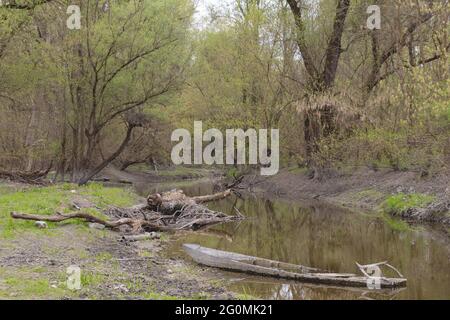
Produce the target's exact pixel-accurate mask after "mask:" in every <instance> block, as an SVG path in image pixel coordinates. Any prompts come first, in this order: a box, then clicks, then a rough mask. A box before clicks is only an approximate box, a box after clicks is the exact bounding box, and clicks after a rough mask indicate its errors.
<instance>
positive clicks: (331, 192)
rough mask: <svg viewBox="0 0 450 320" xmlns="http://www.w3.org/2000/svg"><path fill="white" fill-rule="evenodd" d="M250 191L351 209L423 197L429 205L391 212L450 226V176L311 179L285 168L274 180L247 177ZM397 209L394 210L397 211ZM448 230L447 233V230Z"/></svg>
mask: <svg viewBox="0 0 450 320" xmlns="http://www.w3.org/2000/svg"><path fill="white" fill-rule="evenodd" d="M243 184H244V185H246V184H247V185H248V186H249V188H250V190H251V192H253V193H256V194H258V195H260V196H263V197H266V198H278V199H285V200H293V201H295V200H297V201H298V200H319V201H324V202H327V203H330V204H332V205H337V206H341V207H344V208H347V209H350V210H360V209H362V210H367V211H372V212H373V211H384V212H386V211H389V209H390V208H386V205H389V203H387V201H388V200H389V199H391V198H393V197H396V198H399V195H400V198H401V197H402V196H403V197H405V198H407V197H412V196H419V195H420V196H423V197H428V198H430V201H428V202H426V203H411V204H408V203H406V204H404V205H403V206H399V207H400V208H399V210H397V211H395V210H393V212H389V213H390V214H391V215H392V216H395V217H399V218H402V219H403V220H406V221H407V222H411V223H425V224H430V223H432V224H439V225H441V226H444V227H447V228H448V227H450V175H449V174H448V173H442V174H440V175H437V176H434V177H428V178H422V177H419V175H418V174H417V173H414V172H395V171H392V170H383V171H373V170H369V169H360V170H358V171H356V172H354V173H351V174H338V173H333V174H329V175H328V176H327V177H326V178H323V179H320V180H319V179H311V178H310V177H309V176H308V173H307V171H306V170H305V169H299V168H295V169H282V170H281V171H280V172H279V173H278V174H277V175H275V176H271V177H256V178H255V176H254V175H246V176H245V177H244V180H243ZM394 209H395V208H394ZM447 231H448V230H447Z"/></svg>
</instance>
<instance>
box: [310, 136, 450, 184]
mask: <svg viewBox="0 0 450 320" xmlns="http://www.w3.org/2000/svg"><path fill="white" fill-rule="evenodd" d="M449 134H450V131H449V130H447V129H445V130H441V131H440V132H437V133H436V134H433V135H430V134H427V133H426V132H425V131H423V129H420V128H416V129H415V130H406V129H405V130H401V131H396V132H394V131H391V130H389V129H385V128H372V129H367V130H364V129H359V130H355V131H354V132H352V133H350V134H348V133H347V134H342V135H333V136H330V137H327V138H324V139H322V141H321V142H320V144H319V151H318V152H317V153H316V154H315V155H314V159H315V161H316V163H317V164H319V165H321V166H322V167H333V168H338V169H345V168H347V167H350V168H352V167H360V166H367V167H370V168H373V169H375V170H378V169H386V168H389V169H394V170H398V171H406V170H414V171H418V172H420V173H421V174H423V175H428V174H433V173H436V172H440V171H441V170H443V169H445V168H446V157H447V156H448V155H447V152H448V150H447V143H448V141H447V137H448V135H449Z"/></svg>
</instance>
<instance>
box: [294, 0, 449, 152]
mask: <svg viewBox="0 0 450 320" xmlns="http://www.w3.org/2000/svg"><path fill="white" fill-rule="evenodd" d="M286 1H287V3H288V4H289V7H290V10H291V12H292V15H293V18H294V21H295V26H296V34H297V36H296V42H297V45H298V50H299V53H300V56H301V62H302V65H303V67H304V71H305V74H306V79H305V82H306V83H305V86H304V87H303V88H302V89H303V90H306V91H305V98H306V99H307V100H309V101H312V103H311V104H312V106H310V107H309V108H307V109H306V110H305V112H304V117H305V120H304V135H305V140H306V150H307V152H306V154H307V158H308V159H310V157H311V153H313V152H314V151H316V150H317V141H318V140H319V139H320V138H321V137H324V136H328V135H330V134H332V133H333V132H335V130H336V124H335V121H334V118H335V116H336V109H337V108H336V107H337V106H336V105H334V104H333V103H324V104H320V103H316V105H314V101H317V99H316V98H317V97H320V96H327V97H335V96H339V94H342V91H344V90H345V86H351V87H354V88H360V92H359V94H360V95H361V97H363V98H362V101H360V102H359V104H360V105H361V103H362V105H363V104H364V99H367V97H368V96H369V95H370V94H371V92H372V91H373V90H375V89H376V87H377V86H378V85H379V84H380V83H381V82H383V81H384V80H386V79H387V78H388V77H390V76H392V75H394V74H395V72H397V71H398V70H399V68H401V67H405V65H404V64H403V65H400V66H399V65H395V64H394V61H395V59H396V58H397V56H399V55H402V54H403V52H405V51H409V52H410V53H411V55H413V51H414V50H412V48H413V46H414V45H413V43H414V41H415V40H414V39H418V38H421V36H420V35H421V33H425V34H430V33H432V32H431V31H430V30H436V29H437V30H442V29H444V28H445V25H444V24H443V21H445V19H448V4H446V1H429V0H422V1H383V0H380V1H375V2H374V1H363V0H361V1H350V0H335V1H309V0H286ZM369 5H379V7H380V8H381V19H382V25H381V30H377V29H374V30H371V29H368V28H367V20H368V18H369V14H368V13H367V8H368V7H369ZM443 17H444V19H443ZM445 17H447V18H445ZM438 21H440V22H439V23H438ZM441 23H442V24H441ZM427 28H428V30H427ZM422 38H423V37H422ZM439 39H441V40H440V41H441V42H440V43H441V44H442V43H447V44H448V41H447V40H445V34H441V36H440V38H439ZM423 40H425V39H423ZM428 40H430V39H428ZM436 40H437V38H436V39H434V40H432V41H436ZM437 43H439V42H437ZM368 46H369V48H370V50H371V55H364V53H365V52H367V47H368ZM432 47H433V45H432ZM448 50H449V47H448V45H445V46H442V45H437V46H436V42H435V45H434V50H433V51H434V52H431V54H430V55H429V56H426V57H422V58H419V57H418V58H417V59H415V58H414V59H412V60H411V62H412V63H410V62H408V63H407V65H406V68H414V67H418V66H423V65H424V64H428V63H432V62H434V61H436V60H438V59H440V58H441V57H443V56H445V54H446V52H447V51H448ZM361 53H363V56H362V57H361V58H359V59H355V58H354V57H355V56H358V55H360V54H361ZM357 60H359V61H357ZM343 62H345V63H344V64H343ZM341 83H342V84H343V85H341ZM361 83H362V84H363V85H362V86H361ZM328 100H329V101H330V100H331V101H332V100H333V99H328Z"/></svg>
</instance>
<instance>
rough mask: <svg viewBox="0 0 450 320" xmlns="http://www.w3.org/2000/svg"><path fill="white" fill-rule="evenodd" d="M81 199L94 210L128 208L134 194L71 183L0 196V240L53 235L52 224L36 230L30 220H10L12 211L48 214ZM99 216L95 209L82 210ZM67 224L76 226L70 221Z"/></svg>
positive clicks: (67, 209) (95, 184)
mask: <svg viewBox="0 0 450 320" xmlns="http://www.w3.org/2000/svg"><path fill="white" fill-rule="evenodd" d="M74 196H82V197H84V198H86V199H87V200H89V201H91V202H93V203H94V204H95V205H96V206H97V207H98V208H100V209H103V208H106V207H107V206H110V205H112V206H118V207H128V206H131V205H133V204H135V203H136V202H137V195H135V194H134V193H133V192H132V191H131V190H127V189H122V188H109V187H105V186H103V185H101V184H98V183H92V184H89V185H87V186H83V187H79V186H77V185H74V184H60V185H55V186H49V187H30V188H24V189H21V190H15V191H12V192H5V193H1V194H0V238H12V237H14V236H15V234H16V233H17V232H18V231H24V230H26V231H33V232H40V233H42V232H45V233H48V234H49V235H51V234H54V233H53V231H54V230H55V228H56V224H53V223H48V226H49V229H48V230H41V229H37V228H36V227H35V226H34V222H32V221H24V220H13V219H12V218H11V217H10V213H11V212H12V211H18V212H24V213H32V214H39V215H52V214H54V213H55V212H56V211H62V212H68V211H71V210H72V209H71V204H70V203H71V199H72V198H73V197H74ZM84 211H86V212H89V213H91V214H94V215H99V216H101V215H102V214H101V212H100V210H99V209H95V208H93V209H84ZM69 223H78V224H80V222H77V221H75V220H74V221H71V222H69Z"/></svg>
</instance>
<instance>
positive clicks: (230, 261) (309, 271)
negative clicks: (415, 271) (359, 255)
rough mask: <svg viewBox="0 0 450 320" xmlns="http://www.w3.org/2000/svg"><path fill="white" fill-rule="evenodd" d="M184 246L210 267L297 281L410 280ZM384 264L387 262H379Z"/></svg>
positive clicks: (390, 284) (398, 283) (389, 283)
mask: <svg viewBox="0 0 450 320" xmlns="http://www.w3.org/2000/svg"><path fill="white" fill-rule="evenodd" d="M183 248H184V250H185V251H186V253H187V254H188V255H189V256H191V257H192V259H193V260H194V261H195V262H197V263H199V264H202V265H205V266H208V267H215V268H220V269H224V270H229V271H236V272H242V273H248V274H256V275H261V276H269V277H274V278H281V279H289V280H297V281H300V282H307V283H318V284H331V285H339V286H346V287H368V286H369V283H371V282H370V280H372V279H376V280H378V281H379V284H380V289H383V288H397V287H405V286H406V282H407V280H406V279H405V278H403V277H401V278H385V277H378V278H375V277H371V276H369V275H367V274H365V273H363V274H364V276H358V275H356V274H350V273H349V274H347V273H324V272H323V271H320V270H318V269H315V268H310V267H306V266H302V265H294V264H289V263H284V262H280V261H275V260H268V259H262V258H258V257H253V256H247V255H243V254H238V253H233V252H227V251H221V250H216V249H211V248H205V247H201V246H200V245H198V244H184V245H183ZM382 264H385V263H381V264H375V265H382ZM369 266H370V265H369ZM362 267H367V266H362Z"/></svg>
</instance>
